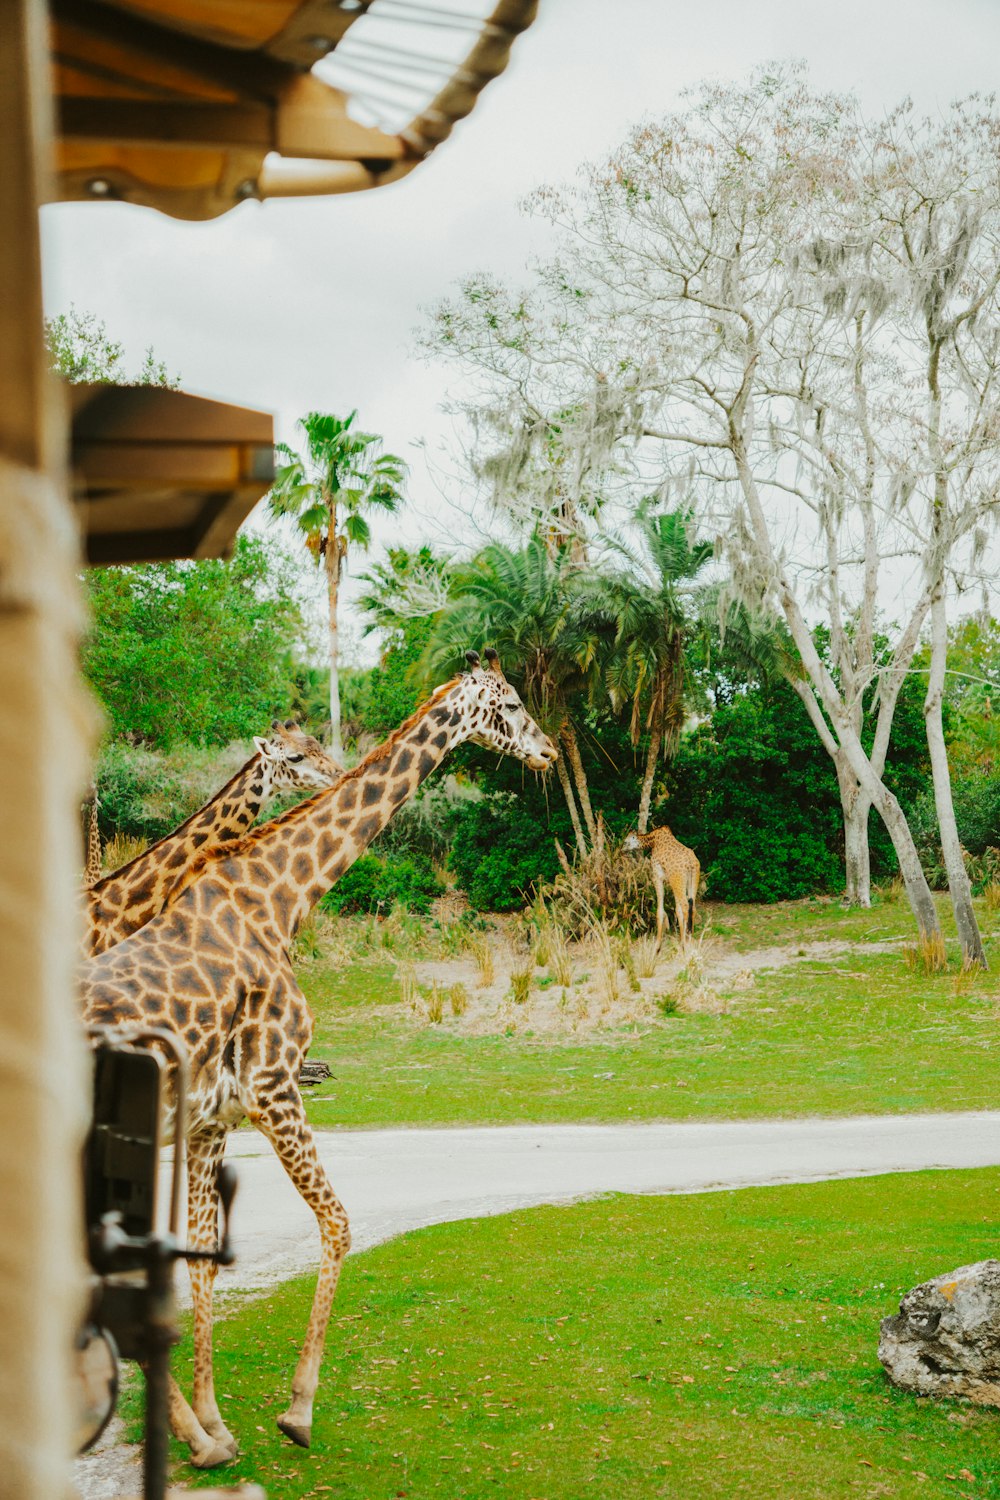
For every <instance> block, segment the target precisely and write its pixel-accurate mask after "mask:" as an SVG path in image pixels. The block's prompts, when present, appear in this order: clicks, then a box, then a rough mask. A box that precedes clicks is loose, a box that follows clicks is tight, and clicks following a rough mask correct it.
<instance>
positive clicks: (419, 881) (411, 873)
mask: <svg viewBox="0 0 1000 1500" xmlns="http://www.w3.org/2000/svg"><path fill="white" fill-rule="evenodd" d="M443 890H444V887H443V886H442V884H441V882H440V880H439V879H438V877H437V876H436V875H435V873H434V869H433V866H432V865H431V862H430V860H429V859H427V858H426V857H425V856H423V855H420V854H408V855H403V856H402V857H392V856H389V857H387V858H381V857H380V856H379V855H377V854H363V855H362V856H361V858H360V859H358V860H355V862H354V864H353V865H352V866H351V868H350V869H349V870H348V871H347V872H346V874H344V875H342V876H341V878H340V879H339V880H338V881H337V884H336V885H335V886H333V888H332V889H331V890H329V891H327V893H326V895H325V896H324V897H323V899H322V901H321V902H320V905H321V906H322V907H323V909H324V910H325V911H332V912H343V913H350V912H369V913H372V912H382V913H388V912H389V911H391V910H392V908H393V907H394V906H403V907H405V908H406V910H407V911H414V912H420V913H426V912H428V911H429V910H430V905H431V902H432V901H433V900H434V897H435V896H440V895H441V893H442V891H443Z"/></svg>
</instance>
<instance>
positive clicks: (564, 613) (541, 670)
mask: <svg viewBox="0 0 1000 1500" xmlns="http://www.w3.org/2000/svg"><path fill="white" fill-rule="evenodd" d="M579 583H580V568H579V565H578V563H577V562H576V560H575V558H574V555H573V548H572V547H571V546H569V545H567V546H564V547H560V548H555V549H552V548H551V547H550V546H548V545H547V544H546V542H545V540H543V539H542V538H540V537H537V536H536V537H532V539H531V540H530V541H529V542H528V544H527V545H526V546H525V547H522V548H511V547H504V546H501V545H500V544H499V543H496V542H494V543H490V545H488V546H487V547H484V548H483V549H482V551H481V552H479V553H478V554H477V555H476V556H475V557H474V558H472V559H471V561H469V562H468V563H465V564H460V565H458V566H456V567H455V569H454V573H453V576H452V603H451V604H450V606H449V608H448V609H446V610H444V611H442V613H441V615H440V616H439V617H438V620H437V623H436V625H435V628H434V631H433V635H432V639H431V647H430V653H429V659H430V661H431V662H432V663H433V664H434V665H435V666H440V665H443V664H445V663H452V662H454V661H456V660H459V659H460V657H461V652H462V651H464V650H465V648H466V647H467V645H468V643H469V642H470V641H480V642H483V643H484V644H485V643H488V644H490V645H492V646H493V647H495V649H496V650H497V651H498V652H499V653H500V660H501V662H502V663H503V666H504V670H505V671H506V672H508V673H509V675H510V676H511V678H512V679H513V680H514V681H515V683H516V684H517V686H518V688H519V689H520V691H521V693H522V696H523V698H524V701H525V704H526V706H527V708H528V711H529V713H531V714H532V715H533V717H534V718H535V719H537V721H538V722H539V724H541V725H542V727H543V728H544V729H545V730H546V732H547V733H548V734H549V735H551V736H552V738H553V739H555V740H557V741H559V742H561V744H562V747H563V751H564V754H563V755H560V757H559V759H558V761H557V762H556V773H557V775H558V777H559V784H560V786H561V788H562V792H563V796H564V798H565V800H566V807H567V810H568V812H569V815H570V819H571V821H572V825H573V832H574V835H575V838H576V843H577V848H578V849H579V851H580V852H581V853H582V854H583V853H586V851H587V839H588V836H589V838H590V839H591V840H593V839H594V838H595V837H596V834H597V822H596V819H595V817H594V812H593V808H592V805H591V799H590V788H589V785H588V781H587V773H586V770H585V768H584V765H583V760H582V757H581V754H580V745H579V740H578V737H577V729H576V726H575V724H574V722H573V716H572V713H571V711H570V704H571V701H572V700H573V698H574V697H576V696H578V695H579V694H580V693H581V692H582V690H583V688H584V686H585V683H586V676H587V671H588V669H590V668H592V667H593V664H594V662H595V659H596V649H595V644H594V640H593V637H592V636H591V635H588V633H587V629H586V627H585V626H583V625H582V623H581V621H582V612H581V611H580V610H578V609H577V607H576V604H577V596H578V589H579Z"/></svg>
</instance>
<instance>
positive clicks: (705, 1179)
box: [178, 1111, 1000, 1291]
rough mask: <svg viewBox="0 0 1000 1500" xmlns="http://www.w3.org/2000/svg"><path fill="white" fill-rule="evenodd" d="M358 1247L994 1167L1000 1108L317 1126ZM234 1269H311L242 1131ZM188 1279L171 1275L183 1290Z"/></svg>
mask: <svg viewBox="0 0 1000 1500" xmlns="http://www.w3.org/2000/svg"><path fill="white" fill-rule="evenodd" d="M318 1139H319V1148H320V1154H321V1156H322V1158H323V1161H324V1164H325V1165H326V1168H327V1170H328V1172H329V1174H330V1179H331V1181H332V1183H333V1185H334V1187H335V1189H336V1191H337V1192H338V1193H339V1194H340V1197H341V1198H342V1199H343V1201H344V1203H345V1205H346V1207H347V1210H348V1213H349V1214H350V1217H351V1227H352V1236H353V1241H354V1249H355V1250H365V1249H368V1248H369V1247H370V1246H372V1245H376V1244H379V1243H380V1242H381V1241H383V1240H386V1239H389V1238H391V1237H392V1236H393V1235H395V1234H400V1233H402V1232H404V1231H405V1230H408V1229H415V1228H418V1227H420V1226H421V1225H424V1224H438V1223H443V1222H447V1221H451V1220H455V1219H469V1218H479V1217H482V1216H484V1215H488V1214H500V1213H507V1212H509V1211H510V1210H511V1209H515V1208H525V1207H529V1206H531V1205H532V1204H536V1203H557V1202H565V1201H567V1200H570V1199H574V1198H585V1197H590V1196H593V1195H594V1194H596V1193H603V1192H624V1193H681V1192H705V1191H711V1190H713V1189H719V1188H738V1187H750V1186H753V1185H758V1184H765V1183H776V1182H812V1181H817V1180H821V1179H825V1178H831V1177H861V1176H865V1175H868V1174H871V1173H879V1172H908V1171H915V1170H917V1169H920V1168H925V1167H982V1166H996V1165H1000V1111H994V1112H977V1113H972V1112H969V1113H965V1114H941V1115H888V1116H886V1115H882V1116H863V1117H849V1118H846V1119H807V1120H762V1121H747V1122H735V1123H730V1122H720V1123H708V1124H692V1123H684V1124H669V1125H515V1126H503V1127H483V1128H476V1129H465V1128H463V1129H432V1130H345V1131H322V1132H318ZM228 1157H229V1159H230V1160H232V1161H235V1163H236V1166H237V1170H238V1171H239V1176H240V1188H239V1194H238V1196H237V1200H236V1208H235V1212H234V1219H233V1227H234V1236H235V1239H236V1248H237V1253H238V1256H239V1259H238V1262H237V1265H236V1266H235V1267H233V1268H232V1269H231V1270H228V1271H223V1272H222V1273H221V1274H220V1280H219V1283H218V1285H219V1289H220V1291H221V1290H223V1289H224V1288H225V1287H227V1286H229V1287H236V1286H239V1287H244V1286H259V1285H261V1284H262V1283H264V1282H267V1281H270V1280H273V1279H274V1278H275V1277H284V1276H289V1275H292V1274H294V1273H295V1272H296V1271H300V1270H308V1269H310V1268H311V1267H313V1266H315V1265H316V1262H317V1259H318V1252H319V1236H318V1233H317V1231H316V1227H315V1221H314V1220H313V1217H312V1215H311V1214H310V1212H309V1210H308V1209H307V1208H306V1207H305V1205H304V1204H303V1203H302V1200H301V1199H300V1198H299V1196H298V1194H297V1193H296V1192H295V1190H294V1188H293V1187H292V1186H291V1184H290V1183H289V1182H288V1180H287V1178H286V1177H285V1174H284V1172H283V1171H282V1169H281V1167H280V1165H279V1164H278V1161H277V1158H276V1157H275V1156H274V1154H273V1152H272V1151H271V1149H270V1147H269V1146H268V1144H267V1142H266V1141H265V1140H264V1139H263V1138H262V1137H261V1136H259V1135H258V1134H257V1133H256V1132H252V1131H240V1132H239V1133H238V1134H237V1135H236V1136H234V1137H233V1138H232V1140H231V1141H230V1146H229V1152H228ZM185 1281H186V1278H185V1277H183V1276H180V1277H178V1286H179V1288H183V1286H184V1283H185Z"/></svg>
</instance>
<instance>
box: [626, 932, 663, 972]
mask: <svg viewBox="0 0 1000 1500" xmlns="http://www.w3.org/2000/svg"><path fill="white" fill-rule="evenodd" d="M632 958H633V962H634V963H635V969H636V973H637V974H638V976H639V978H640V979H652V978H653V975H654V974H655V973H656V961H657V959H658V958H659V954H658V953H657V951H656V937H655V936H654V935H653V934H648V935H647V936H646V937H640V938H636V939H635V941H634V942H633V944H632Z"/></svg>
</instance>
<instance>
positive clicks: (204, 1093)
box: [80, 651, 559, 1468]
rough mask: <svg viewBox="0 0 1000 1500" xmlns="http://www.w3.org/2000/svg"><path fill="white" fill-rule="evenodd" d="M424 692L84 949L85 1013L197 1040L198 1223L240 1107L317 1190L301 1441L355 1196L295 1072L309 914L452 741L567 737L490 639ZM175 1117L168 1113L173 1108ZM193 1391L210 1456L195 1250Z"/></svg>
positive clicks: (191, 1228) (184, 1414) (500, 746)
mask: <svg viewBox="0 0 1000 1500" xmlns="http://www.w3.org/2000/svg"><path fill="white" fill-rule="evenodd" d="M486 658H487V666H486V667H485V668H483V667H482V666H481V664H480V659H479V656H478V655H477V653H476V652H467V653H466V659H467V661H468V663H469V668H470V670H469V671H468V672H465V673H463V674H462V675H461V676H459V677H455V678H453V679H452V680H451V681H450V682H446V683H444V684H443V685H442V686H441V687H439V688H437V689H436V691H435V692H434V693H432V694H431V696H430V698H428V699H427V701H426V702H425V703H424V704H423V705H422V706H421V707H420V708H418V709H417V711H416V712H415V713H414V714H412V715H411V716H410V717H409V718H408V719H406V720H405V721H404V722H403V723H402V724H401V725H400V726H399V728H398V729H396V730H395V731H394V732H393V733H392V734H391V735H390V736H389V738H388V739H387V740H386V741H385V742H384V744H382V745H380V746H378V747H377V748H376V749H374V750H373V751H371V753H370V754H369V755H367V756H366V757H365V759H364V760H363V761H362V762H361V763H360V765H358V766H356V767H355V768H354V769H353V770H351V771H348V772H346V773H345V775H344V776H342V777H341V778H340V780H339V781H338V782H337V783H336V784H335V785H334V786H333V787H331V788H329V789H328V790H326V791H323V792H319V793H317V794H316V795H315V796H313V797H310V798H309V799H308V801H306V802H302V803H300V804H299V805H298V807H295V808H292V809H291V810H290V811H289V812H286V813H283V814H282V815H281V816H280V817H278V818H274V819H272V820H271V821H270V822H269V823H265V824H263V825H261V826H260V827H258V828H256V829H254V830H253V831H252V832H251V833H249V834H247V835H246V836H245V837H244V838H243V839H242V840H240V841H239V842H238V843H236V844H233V845H232V846H230V847H227V848H225V849H222V850H218V851H216V852H215V853H214V854H212V855H208V856H206V858H205V859H204V860H203V861H202V862H201V863H200V865H199V866H197V867H195V868H193V869H190V870H189V871H188V873H187V875H186V877H185V882H186V883H185V884H184V886H183V888H182V889H180V890H179V891H177V892H175V894H174V896H173V898H172V900H171V902H170V905H169V906H168V907H167V908H166V910H164V911H163V912H162V913H161V914H160V915H159V916H158V917H155V918H154V919H153V920H152V921H150V922H148V923H147V924H146V926H145V927H143V928H142V929H141V930H140V931H138V932H136V933H134V934H133V935H132V936H131V937H130V938H128V939H126V940H125V941H124V942H122V943H119V944H118V945H117V946H116V947H114V948H111V949H109V950H108V952H106V953H103V954H100V955H98V956H96V957H94V958H91V959H90V960H89V961H88V962H86V963H85V964H84V965H83V966H82V970H81V976H80V982H81V993H82V1001H83V1014H84V1019H85V1022H86V1024H87V1025H88V1026H103V1027H111V1028H114V1027H130V1026H133V1025H135V1024H137V1023H139V1022H141V1023H142V1024H144V1025H156V1026H166V1027H168V1028H170V1029H171V1030H172V1031H174V1032H175V1033H176V1034H177V1035H178V1036H179V1037H180V1038H181V1039H182V1040H183V1041H184V1042H185V1043H186V1045H187V1047H188V1051H189V1053H190V1061H191V1087H190V1094H189V1099H188V1123H187V1132H186V1134H187V1159H188V1234H189V1238H190V1240H191V1243H192V1244H193V1245H195V1246H197V1247H199V1248H208V1247H210V1246H212V1245H213V1244H214V1243H215V1241H216V1237H217V1232H218V1226H217V1216H218V1205H217V1194H216V1188H215V1182H216V1177H217V1173H218V1168H219V1165H220V1163H221V1161H222V1158H223V1154H224V1152H225V1147H226V1138H227V1136H228V1134H229V1132H230V1131H231V1130H233V1129H234V1128H235V1126H236V1125H237V1124H238V1123H239V1122H240V1121H241V1120H242V1119H243V1118H248V1119H249V1121H250V1123H251V1124H252V1125H254V1126H255V1127H256V1128H257V1129H258V1130H260V1131H261V1132H262V1133H263V1135H264V1136H265V1137H266V1138H267V1139H268V1140H269V1142H270V1143H271V1145H272V1147H273V1148H274V1150H275V1152H276V1153H277V1155H278V1158H279V1159H280V1161H281V1163H282V1166H283V1167H284V1168H285V1171H286V1172H287V1173H288V1176H289V1177H290V1178H291V1181H292V1183H293V1184H294V1186H295V1187H296V1188H297V1190H298V1191H299V1193H300V1194H301V1195H302V1197H303V1198H304V1199H305V1201H306V1202H307V1203H308V1204H309V1206H310V1207H311V1208H312V1210H313V1212H314V1214H315V1216H316V1220H317V1223H318V1225H319V1230H320V1243H321V1255H320V1269H319V1276H318V1280H317V1285H316V1292H315V1295H314V1299H313V1305H312V1311H311V1313H310V1317H309V1324H308V1328H307V1331H306V1337H305V1341H304V1343H303V1346H302V1350H301V1353H300V1356H299V1360H298V1364H297V1367H296V1370H295V1375H294V1377H293V1381H292V1396H291V1401H290V1404H289V1406H288V1409H287V1410H286V1411H285V1412H284V1413H283V1414H282V1416H280V1417H279V1418H278V1426H279V1428H280V1429H281V1431H282V1432H284V1433H285V1434H286V1435H287V1436H288V1437H290V1438H291V1439H292V1440H293V1441H294V1442H296V1443H299V1444H300V1445H301V1446H303V1447H308V1446H309V1443H310V1436H311V1430H312V1412H313V1400H314V1396H315V1392H316V1386H317V1382H318V1378H319V1366H320V1360H321V1357H322V1353H323V1344H324V1340H325V1336H326V1328H327V1323H328V1321H329V1316H330V1308H331V1304H332V1300H333V1295H334V1292H335V1290H336V1286H337V1280H338V1277H339V1274H340V1267H341V1263H342V1260H343V1257H344V1255H345V1254H346V1252H347V1249H348V1247H349V1245H350V1232H349V1226H348V1219H347V1214H346V1212H345V1210H344V1208H343V1205H342V1204H341V1203H340V1200H339V1199H338V1198H337V1196H336V1194H335V1192H334V1190H333V1188H332V1186H331V1184H330V1182H329V1179H328V1178H327V1176H326V1173H325V1171H324V1169H323V1166H322V1163H321V1162H320V1159H319V1155H318V1152H317V1150H316V1144H315V1140H314V1138H313V1134H312V1131H311V1129H310V1127H309V1124H308V1122H307V1120H306V1117H305V1112H304V1110H303V1107H302V1098H301V1094H300V1093H299V1087H298V1074H299V1067H300V1065H301V1062H302V1059H303V1057H304V1055H305V1054H306V1052H307V1051H308V1049H309V1044H310V1041H311V1038H312V1017H311V1015H310V1013H309V1008H308V1004H307V1002H306V999H305V996H304V995H303V994H302V991H301V990H300V989H299V987H298V985H297V983H296V981H295V976H294V974H293V972H292V966H291V961H290V958H289V948H290V945H291V942H292V938H293V937H294V935H295V932H296V930H297V928H298V926H299V924H300V923H301V921H302V919H303V918H304V917H305V916H306V914H307V913H308V912H309V911H310V910H311V908H312V907H313V906H314V905H315V903H316V902H317V901H318V900H319V898H320V897H321V896H322V895H323V894H324V893H325V892H326V891H327V890H329V888H330V886H331V885H333V884H334V882H335V881H337V880H338V879H339V878H340V877H341V876H342V875H343V873H344V871H345V870H347V869H348V868H349V867H350V866H351V865H352V864H353V863H354V861H355V860H356V859H357V858H358V856H359V855H360V854H362V853H363V851H364V850H365V849H366V848H367V846H368V845H369V844H370V843H371V841H372V839H373V838H374V837H375V835H376V834H377V833H378V832H379V831H380V829H382V828H383V827H384V826H385V825H386V823H387V822H388V821H389V819H390V818H391V817H392V816H393V814H394V813H395V812H397V811H398V809H399V808H400V807H401V806H402V805H403V803H404V802H406V801H407V799H408V798H409V797H411V796H412V795H413V793H414V792H415V791H416V790H417V788H418V787H419V786H420V785H421V783H422V782H423V781H424V780H425V779H426V778H427V777H428V776H429V775H430V774H431V772H432V771H434V770H435V769H436V768H437V766H439V765H440V763H441V761H442V760H443V759H444V757H445V756H446V755H447V754H448V752H449V750H451V749H452V748H453V747H454V746H455V745H458V744H461V743H462V742H463V741H472V742H473V743H475V744H478V745H484V746H487V747H488V748H491V749H493V750H496V751H497V752H499V753H500V754H507V755H514V756H516V757H517V758H518V759H520V760H522V761H524V762H526V764H527V765H528V766H529V767H530V768H531V769H533V770H537V771H543V770H545V769H546V768H547V767H548V766H550V765H551V764H552V763H553V762H554V761H555V760H556V758H557V756H558V753H559V752H558V750H557V749H556V747H555V745H553V743H552V741H551V740H550V739H549V738H548V736H547V735H545V734H544V733H543V732H542V730H541V729H540V728H539V727H538V725H537V724H536V723H535V722H534V720H533V719H532V718H531V717H530V716H529V715H528V713H527V712H526V710H525V708H524V706H523V704H522V703H521V700H520V698H519V697H518V695H517V693H516V692H515V691H514V689H513V688H512V687H511V686H510V684H509V683H508V682H507V680H506V678H505V677H504V675H503V673H502V671H501V670H500V666H499V662H498V660H497V657H496V653H495V652H493V651H488V652H487V653H486ZM170 1124H171V1128H172V1122H170ZM190 1274H191V1283H192V1304H193V1309H194V1339H195V1364H194V1379H193V1393H192V1395H193V1399H192V1404H191V1405H188V1403H187V1401H186V1400H185V1398H184V1397H183V1396H182V1394H181V1392H180V1390H179V1389H178V1388H177V1386H176V1385H173V1386H172V1390H171V1421H172V1424H173V1427H174V1431H175V1433H176V1435H177V1436H178V1437H180V1438H181V1439H182V1440H183V1441H186V1442H187V1443H188V1445H189V1447H190V1449H191V1459H192V1462H193V1463H194V1464H195V1465H196V1466H198V1467H201V1468H208V1467H211V1466H213V1465H215V1464H218V1463H224V1462H226V1461H227V1459H229V1458H231V1457H233V1456H234V1455H235V1452H236V1441H235V1439H234V1438H233V1436H232V1434H231V1433H230V1432H229V1430H228V1429H227V1427H226V1425H225V1423H224V1421H223V1419H222V1416H221V1414H220V1412H219V1408H218V1405H217V1403H216V1398H215V1392H214V1386H213V1374H212V1286H213V1281H214V1277H215V1268H214V1266H211V1265H206V1264H205V1263H204V1262H202V1261H195V1262H193V1263H191V1264H190Z"/></svg>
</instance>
